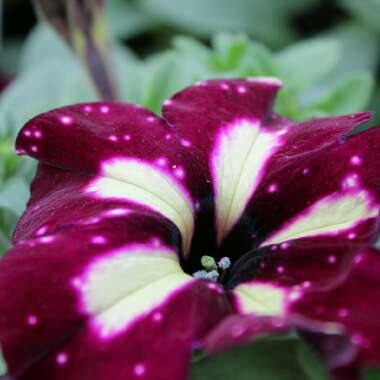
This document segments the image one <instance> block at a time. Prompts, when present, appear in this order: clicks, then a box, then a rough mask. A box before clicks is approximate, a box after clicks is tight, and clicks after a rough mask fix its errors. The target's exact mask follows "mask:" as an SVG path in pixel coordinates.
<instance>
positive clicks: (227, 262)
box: [218, 257, 231, 270]
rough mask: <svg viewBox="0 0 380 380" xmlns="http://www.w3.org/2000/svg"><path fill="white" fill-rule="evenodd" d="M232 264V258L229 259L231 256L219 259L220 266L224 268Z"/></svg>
mask: <svg viewBox="0 0 380 380" xmlns="http://www.w3.org/2000/svg"><path fill="white" fill-rule="evenodd" d="M230 266H231V260H230V259H229V257H222V258H221V259H220V260H219V261H218V267H219V268H220V269H222V270H226V269H228V268H229V267H230Z"/></svg>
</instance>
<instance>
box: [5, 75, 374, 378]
mask: <svg viewBox="0 0 380 380" xmlns="http://www.w3.org/2000/svg"><path fill="white" fill-rule="evenodd" d="M280 87H281V83H280V82H279V81H278V80H276V79H273V78H255V79H246V80H243V79H241V80H211V81H205V82H201V83H198V84H196V85H194V86H192V87H189V88H187V89H185V90H184V91H182V92H180V93H179V94H177V95H175V96H174V97H173V98H172V99H170V100H168V101H166V102H165V103H164V105H163V112H162V114H163V117H162V118H161V117H159V116H156V115H154V114H153V113H151V112H150V111H148V110H146V109H144V108H143V107H141V106H137V105H131V104H121V103H92V104H78V105H72V106H68V107H63V108H59V109H56V110H53V111H51V112H48V113H45V114H42V115H40V116H37V117H35V118H34V119H32V120H31V121H30V122H28V123H27V124H26V125H25V126H24V128H23V129H22V130H21V132H20V134H19V136H18V139H17V152H18V153H19V154H27V155H30V156H32V157H34V158H36V159H37V160H38V161H39V167H38V172H37V175H36V178H35V180H34V182H33V184H32V195H31V199H30V201H29V204H28V207H27V210H26V212H25V213H24V215H23V216H22V218H21V220H20V221H19V223H18V226H17V228H16V231H15V235H14V246H13V248H12V249H11V250H10V251H9V252H8V253H7V255H6V256H5V257H4V259H3V260H2V261H1V262H0V342H1V346H2V350H3V354H4V356H5V359H6V361H7V363H8V367H9V373H10V375H11V376H12V377H13V378H14V379H21V380H37V379H38V380H49V379H54V380H61V379H62V380H63V379H64V380H90V379H91V380H93V379H97V380H108V379H113V380H118V379H123V380H125V379H145V380H164V379H165V380H166V379H171V380H182V379H186V378H187V376H188V372H189V364H190V360H191V355H192V353H193V352H194V350H196V349H200V350H203V351H204V352H206V353H210V354H211V353H214V352H218V351H221V350H224V349H227V348H228V347H230V346H232V345H234V344H238V343H242V342H246V341H248V340H250V339H253V338H254V337H255V336H259V335H262V334H271V333H276V332H279V331H285V330H288V329H293V328H295V329H298V330H300V331H302V333H303V334H304V335H305V336H307V337H308V338H309V339H310V341H312V342H314V343H315V344H316V347H318V348H319V349H320V351H321V353H322V354H323V355H324V356H325V358H326V360H327V363H328V364H329V366H330V367H331V368H343V367H345V366H348V365H350V366H354V365H355V366H356V367H361V366H366V365H373V364H380V333H379V331H380V318H379V317H378V315H379V313H380V305H379V302H378V299H379V296H380V255H379V252H378V251H376V250H375V249H374V248H370V247H371V245H372V243H373V242H374V239H375V238H376V235H377V233H378V226H379V204H380V172H379V170H378V167H379V165H380V149H379V146H380V129H379V128H371V129H368V130H366V131H365V132H362V133H359V134H355V135H352V134H351V133H350V132H352V131H353V129H355V127H357V126H358V125H361V124H363V123H366V122H367V121H368V120H369V119H370V116H371V115H370V113H367V112H364V113H357V114H352V115H346V116H338V117H332V118H321V119H313V120H308V121H304V122H294V121H291V120H287V119H286V118H284V117H281V116H279V115H276V114H275V113H273V111H272V104H273V102H274V99H275V96H276V93H277V91H278V90H279V88H280ZM348 135H350V136H348ZM346 368H347V367H346ZM351 368H353V367H351Z"/></svg>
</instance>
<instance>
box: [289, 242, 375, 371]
mask: <svg viewBox="0 0 380 380" xmlns="http://www.w3.org/2000/svg"><path fill="white" fill-rule="evenodd" d="M379 281H380V251H378V250H375V249H368V250H366V251H363V252H361V253H360V254H358V255H357V256H356V257H355V260H354V265H353V266H352V268H351V271H350V272H349V273H348V275H347V276H346V277H345V278H344V279H343V280H342V281H341V282H340V283H338V284H336V286H335V287H334V288H332V289H329V290H326V291H314V290H313V289H311V290H310V292H308V293H307V294H305V295H304V296H302V297H300V298H298V299H296V300H294V302H293V303H292V305H291V306H290V312H291V313H294V314H299V315H302V316H306V317H308V318H310V319H314V320H318V321H324V322H325V321H327V322H330V323H337V324H339V325H342V326H344V328H345V330H346V332H347V334H349V335H350V336H351V342H352V343H353V344H354V345H355V346H357V347H358V348H359V349H360V353H359V356H358V357H357V358H356V362H357V363H359V364H361V365H363V364H364V365H369V366H370V365H379V364H380V335H379V334H380V333H379V331H380V320H379V318H378V315H379V313H380V306H379V302H378V299H379V289H380V284H379Z"/></svg>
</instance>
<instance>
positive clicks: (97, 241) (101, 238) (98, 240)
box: [91, 235, 107, 244]
mask: <svg viewBox="0 0 380 380" xmlns="http://www.w3.org/2000/svg"><path fill="white" fill-rule="evenodd" d="M91 242H92V243H93V244H105V243H106V242H107V240H106V238H105V237H104V236H101V235H97V236H94V237H93V238H92V239H91Z"/></svg>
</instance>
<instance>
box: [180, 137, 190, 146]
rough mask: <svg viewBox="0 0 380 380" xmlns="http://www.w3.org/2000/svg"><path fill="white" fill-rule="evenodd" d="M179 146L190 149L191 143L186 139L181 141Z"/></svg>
mask: <svg viewBox="0 0 380 380" xmlns="http://www.w3.org/2000/svg"><path fill="white" fill-rule="evenodd" d="M181 145H182V146H184V147H186V148H189V147H191V142H190V141H189V140H186V139H181Z"/></svg>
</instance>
